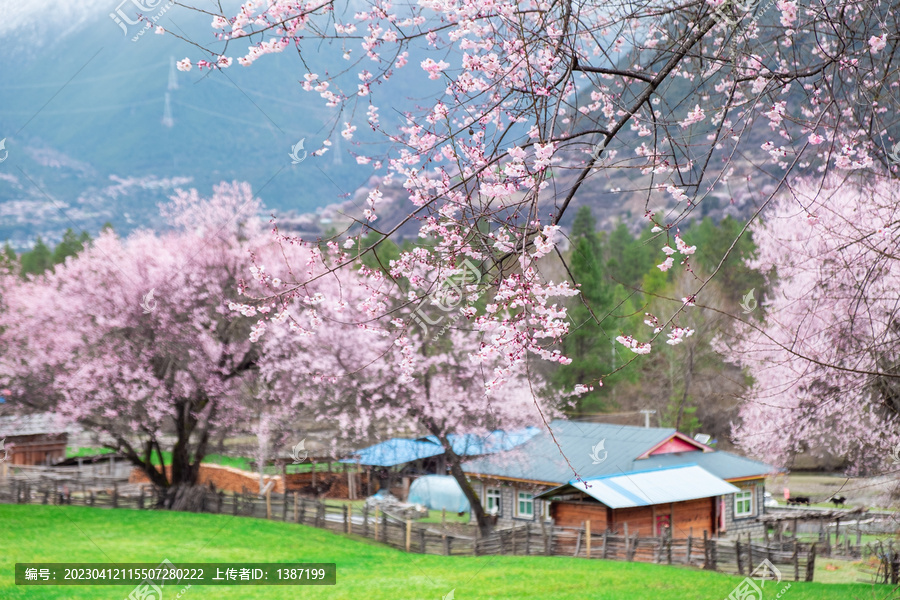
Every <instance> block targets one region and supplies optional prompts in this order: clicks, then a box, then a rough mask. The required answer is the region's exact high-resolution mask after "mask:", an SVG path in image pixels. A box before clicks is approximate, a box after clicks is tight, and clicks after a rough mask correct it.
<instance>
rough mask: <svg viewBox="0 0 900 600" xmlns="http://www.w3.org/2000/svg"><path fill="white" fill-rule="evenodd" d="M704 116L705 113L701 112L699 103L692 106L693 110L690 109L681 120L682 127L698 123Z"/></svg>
mask: <svg viewBox="0 0 900 600" xmlns="http://www.w3.org/2000/svg"><path fill="white" fill-rule="evenodd" d="M705 118H706V113H704V112H703V109H702V108H700V105H699V104H698V105H697V106H695V107H694V110H692V111H690V112H689V113H688V115H687V118H686V119H685V120H684V121H682V122H681V126H682V127H690V126H691V125H693V124H694V123H699V122H700V121H702V120H703V119H705Z"/></svg>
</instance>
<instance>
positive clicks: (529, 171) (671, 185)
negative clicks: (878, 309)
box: [179, 0, 900, 364]
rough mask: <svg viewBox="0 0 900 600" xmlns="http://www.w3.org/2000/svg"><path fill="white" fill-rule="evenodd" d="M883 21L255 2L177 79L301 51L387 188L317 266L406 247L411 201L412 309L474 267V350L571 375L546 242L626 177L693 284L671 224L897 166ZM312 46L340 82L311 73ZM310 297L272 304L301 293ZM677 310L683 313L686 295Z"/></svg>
mask: <svg viewBox="0 0 900 600" xmlns="http://www.w3.org/2000/svg"><path fill="white" fill-rule="evenodd" d="M889 8H890V3H888V2H880V1H876V2H873V3H868V4H867V5H866V7H865V9H862V7H861V5H859V4H857V3H853V2H849V0H839V1H838V3H837V5H831V4H828V5H826V4H823V3H813V4H811V5H809V6H801V5H800V4H798V3H797V2H793V1H788V0H778V1H777V2H775V3H774V4H773V3H767V4H765V5H758V4H754V3H744V4H740V3H731V2H723V1H721V0H707V1H706V2H694V3H688V4H683V5H677V6H674V7H673V6H672V5H671V3H670V2H664V1H663V0H653V1H651V2H646V3H643V4H641V5H640V6H635V5H634V4H633V3H628V2H603V3H597V2H593V1H587V0H583V1H576V2H563V3H549V2H539V1H522V2H513V1H509V0H504V1H500V2H493V3H484V2H480V1H477V0H458V1H453V2H444V1H432V0H422V1H420V2H418V3H417V4H404V5H395V4H393V3H391V2H388V1H387V0H375V1H373V2H370V3H366V4H351V3H344V2H337V1H333V0H329V1H324V2H323V1H320V0H311V1H296V0H276V1H273V2H267V3H257V2H247V3H245V4H243V5H242V6H241V9H240V10H239V11H237V12H225V13H222V14H215V15H213V17H212V22H211V26H212V29H211V33H212V34H214V36H215V38H216V39H215V42H214V43H211V44H204V37H203V36H204V34H205V35H209V34H210V31H207V32H191V33H192V35H191V38H192V41H193V42H194V43H195V44H197V45H199V46H201V47H203V46H204V45H207V46H209V47H210V49H209V50H208V51H207V52H208V53H207V54H205V55H199V56H198V55H196V46H194V47H192V50H191V52H194V53H195V54H194V55H193V56H188V57H185V58H184V59H183V60H182V61H181V62H179V68H180V69H182V70H185V71H187V70H190V69H192V68H194V67H198V68H199V69H201V70H202V69H213V70H216V69H225V68H233V65H234V63H237V64H238V65H242V66H245V67H249V66H251V65H253V63H255V62H256V61H258V60H265V57H266V55H267V54H271V53H280V52H285V51H291V52H296V53H297V54H298V55H299V57H300V58H301V59H302V60H301V61H298V63H297V64H298V65H302V67H301V68H302V69H303V70H304V71H305V72H303V73H302V79H301V80H300V85H301V87H302V88H303V89H304V90H305V91H307V92H308V93H309V94H317V95H318V96H319V97H321V101H322V102H323V103H324V105H325V106H326V107H328V108H329V109H332V110H333V111H334V112H335V114H336V115H337V119H336V121H335V122H339V123H343V129H342V131H341V133H342V135H343V137H344V138H345V139H346V140H348V141H350V142H351V144H353V143H355V141H356V140H355V132H357V131H358V130H359V129H360V128H366V127H368V128H371V129H372V130H374V131H376V132H379V133H381V134H383V136H384V140H385V144H384V145H382V146H378V147H377V149H374V150H366V151H364V149H363V148H364V147H363V146H360V145H356V146H353V147H352V150H351V152H352V153H353V154H354V155H355V156H356V159H357V162H359V163H360V164H366V165H371V167H372V170H373V172H374V173H376V174H378V176H379V177H380V180H379V181H380V183H379V184H378V186H377V187H376V189H373V190H372V191H371V193H370V194H369V196H368V198H367V206H366V208H365V212H364V214H363V215H362V217H361V218H360V219H359V221H358V222H357V223H356V224H355V225H354V226H353V227H351V228H349V229H348V230H347V231H345V232H341V234H340V235H341V237H342V238H343V239H342V240H338V242H339V243H343V241H347V242H348V249H349V250H350V251H349V252H347V253H346V254H347V255H346V256H341V255H340V253H337V254H336V255H337V256H340V258H335V259H333V260H332V262H330V263H329V264H330V265H331V266H332V267H334V268H339V267H340V266H342V265H344V264H347V263H349V262H353V261H355V260H357V259H358V257H359V255H360V254H361V252H362V251H364V250H366V249H368V247H362V246H361V244H360V243H359V242H360V240H362V239H363V235H364V234H366V233H370V232H373V231H374V232H376V233H377V236H376V239H375V241H374V242H372V244H373V245H376V246H377V245H378V244H380V243H383V241H384V240H386V239H389V238H391V237H392V236H396V235H397V232H398V231H399V229H400V226H393V225H391V226H390V227H385V228H384V229H379V222H378V216H379V209H380V206H381V205H382V204H383V203H384V198H385V194H391V195H395V194H397V193H398V190H397V188H396V186H402V189H403V191H402V193H403V195H404V196H405V197H406V198H407V199H408V201H409V210H408V211H407V213H406V217H405V220H404V223H405V222H410V223H413V222H415V223H417V224H418V226H419V235H420V239H421V240H422V241H423V242H424V243H423V244H422V245H421V246H419V247H416V248H415V249H410V250H406V251H404V252H403V253H402V256H401V257H400V258H399V259H398V260H397V261H396V263H395V264H393V265H392V270H391V271H390V276H391V277H393V278H396V277H405V278H407V279H408V280H409V281H410V282H411V283H412V288H411V289H410V290H409V291H410V293H411V294H413V296H412V298H413V300H411V301H421V299H423V298H424V297H426V296H428V295H430V294H432V293H434V291H435V290H436V289H437V288H439V287H440V285H439V282H440V281H442V280H443V279H444V278H445V277H447V276H448V275H447V272H446V269H447V268H450V269H453V268H456V267H458V266H459V265H460V264H462V263H463V261H465V260H469V261H472V262H474V263H475V264H476V265H478V267H479V268H480V270H481V271H482V273H484V274H486V277H485V278H484V279H483V283H482V286H483V287H488V286H489V287H491V289H492V292H493V293H494V294H495V296H496V298H497V300H496V301H495V302H491V304H490V307H491V309H492V310H489V311H486V312H483V313H480V316H479V317H477V318H475V317H473V320H474V323H475V326H476V327H477V328H479V329H480V330H481V331H483V332H484V333H485V334H486V340H485V347H484V348H483V351H482V353H481V355H483V356H492V355H495V354H501V355H504V356H506V357H507V358H508V359H509V362H510V363H511V364H513V363H516V361H520V360H522V357H524V356H525V354H526V353H528V352H533V353H536V354H538V355H540V356H542V357H544V358H546V359H549V360H556V361H563V362H565V361H566V360H567V357H564V356H561V355H560V354H559V352H558V350H555V349H554V348H553V347H554V345H555V344H556V342H557V341H558V340H559V338H560V336H563V335H565V334H566V332H567V328H568V325H567V322H566V315H565V309H564V308H561V306H562V299H563V298H564V297H565V296H568V295H570V294H572V293H574V288H573V287H572V286H571V285H568V284H566V283H565V282H563V281H560V280H559V277H556V278H555V279H554V278H551V277H549V276H546V275H544V274H543V272H542V268H541V261H540V260H539V259H540V258H541V257H543V256H546V255H548V254H550V253H555V245H556V243H557V240H558V238H559V235H560V232H559V230H558V229H557V227H558V226H559V225H560V222H561V220H562V219H563V218H565V216H566V214H567V212H568V211H570V206H571V205H572V204H577V203H578V198H579V193H580V192H581V191H583V190H584V189H586V187H585V186H586V185H587V186H604V185H607V183H608V182H609V181H610V180H611V179H617V178H618V179H622V178H624V182H627V188H628V193H629V194H631V195H632V196H629V197H633V195H634V194H639V195H640V196H641V198H642V202H643V208H644V212H645V217H646V219H647V222H648V223H649V224H651V225H652V226H653V227H654V228H655V231H656V232H657V233H658V237H657V239H658V247H659V249H660V251H659V252H660V254H659V257H660V258H659V263H658V264H659V268H660V269H661V270H663V271H665V270H669V269H672V268H674V267H675V266H676V264H677V265H678V266H679V267H680V268H684V269H690V267H691V263H690V256H691V254H692V253H693V250H694V247H693V246H691V245H690V243H689V241H685V240H681V239H680V237H679V236H678V233H679V228H680V227H679V226H680V224H681V223H682V222H684V220H685V219H687V218H689V217H690V216H691V214H692V212H693V211H694V210H695V209H696V207H697V206H700V205H702V203H704V202H711V201H716V202H718V201H720V200H723V199H724V200H725V201H726V202H728V201H733V200H734V196H735V195H736V194H741V195H746V196H747V197H748V198H751V199H752V201H754V202H756V203H757V204H758V205H759V207H760V210H761V208H762V206H764V205H765V204H766V203H767V202H769V200H770V199H771V198H773V197H774V196H775V194H776V193H777V192H778V191H779V189H781V188H782V186H784V184H785V182H786V181H787V179H786V175H787V174H788V173H790V172H802V173H806V174H810V175H813V176H821V173H824V172H827V171H832V170H838V171H848V170H851V171H852V170H860V169H872V168H876V167H878V166H879V165H880V166H881V168H890V169H896V167H894V166H891V164H890V163H889V162H888V159H887V156H888V154H889V153H890V152H889V151H890V149H891V148H892V145H893V144H894V142H895V141H896V140H895V137H894V136H896V135H897V133H896V132H894V131H893V130H892V127H893V121H892V119H893V115H895V114H897V112H898V111H897V110H895V108H896V105H897V100H896V98H895V94H894V91H895V90H896V88H897V86H898V79H897V78H898V73H900V70H898V69H896V68H894V61H895V60H896V57H895V54H896V53H895V52H893V47H894V44H895V43H896V40H894V39H892V38H891V36H890V35H888V33H889V32H888V30H887V29H886V27H888V25H887V23H888V22H889V21H890V18H889V16H888V10H889ZM197 10H202V11H204V12H208V10H209V8H208V7H206V6H203V7H199V6H198V8H197ZM838 15H839V16H838ZM213 48H215V49H213ZM323 48H327V49H330V50H331V51H333V52H335V53H337V55H340V56H341V57H342V59H343V60H344V61H345V63H346V69H343V70H337V71H335V70H333V69H332V70H326V69H325V68H323V67H324V65H323V64H322V62H321V60H320V57H321V56H322V52H323ZM401 72H403V73H407V74H408V76H409V77H410V78H412V79H416V78H417V79H418V81H420V82H421V93H422V96H419V97H417V104H418V106H420V107H421V109H420V110H415V111H410V112H407V113H405V114H404V115H402V120H401V121H400V122H395V121H394V119H393V117H392V118H391V119H387V118H385V112H386V111H385V110H384V109H385V108H387V107H390V102H391V98H392V93H396V89H397V88H395V87H394V85H395V83H396V82H397V79H398V78H397V77H396V76H397V74H398V73H401ZM410 72H411V73H410ZM366 147H369V148H372V147H371V146H366ZM327 149H328V148H327V147H325V146H323V147H322V148H320V149H318V150H316V151H314V152H313V154H321V153H322V152H324V151H326V150H327ZM751 175H753V177H751ZM616 189H618V188H616ZM798 218H803V217H798ZM401 225H402V223H401ZM366 239H370V238H366ZM294 242H295V243H307V242H306V241H303V240H294ZM673 244H674V247H673ZM259 266H260V268H262V267H263V266H266V265H259ZM273 276H274V277H275V278H279V279H282V280H284V281H288V278H286V277H284V276H282V274H279V273H273ZM378 276H379V277H381V276H383V274H378ZM305 281H306V280H304V279H303V278H299V277H298V278H294V279H291V280H290V285H289V287H288V288H283V289H282V291H283V292H284V293H297V294H301V295H302V294H303V292H302V287H303V285H304V283H305ZM381 283H383V282H377V285H381ZM377 285H376V286H375V287H377ZM703 285H704V282H703V281H699V280H698V281H697V286H696V287H697V291H698V293H701V300H702V289H703ZM687 298H688V299H689V300H690V302H686V303H685V304H686V306H690V305H691V304H693V301H694V299H695V295H693V294H689V295H688V296H687ZM401 316H402V315H401ZM677 319H678V315H677V314H676V315H675V316H674V317H673V318H672V319H670V320H668V321H667V322H665V323H661V324H660V326H659V327H656V326H655V327H654V329H653V330H654V333H653V334H648V333H646V332H635V331H632V332H622V335H621V336H620V337H619V341H620V342H621V343H622V344H623V345H624V346H625V347H627V348H630V349H631V350H634V351H635V352H637V353H643V352H645V351H649V350H650V348H651V342H652V341H653V340H655V339H656V338H657V337H658V336H661V335H663V333H665V335H666V336H667V338H668V342H669V343H678V342H679V341H680V340H682V339H684V338H685V337H686V336H688V335H690V332H689V331H688V330H686V329H685V328H684V327H679V324H678V322H677ZM403 320H404V322H405V323H406V326H409V325H410V319H408V318H406V317H404V319H403ZM265 321H266V318H264V319H262V320H261V323H262V324H264V323H265ZM261 326H262V325H261ZM257 330H259V328H258V329H257Z"/></svg>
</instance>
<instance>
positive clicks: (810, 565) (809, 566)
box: [806, 542, 816, 581]
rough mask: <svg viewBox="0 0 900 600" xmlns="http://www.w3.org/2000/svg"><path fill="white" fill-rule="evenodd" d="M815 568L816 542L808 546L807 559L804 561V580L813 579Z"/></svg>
mask: <svg viewBox="0 0 900 600" xmlns="http://www.w3.org/2000/svg"><path fill="white" fill-rule="evenodd" d="M815 570H816V543H815V542H813V543H812V546H810V547H809V561H808V562H807V563H806V581H812V580H813V572H815Z"/></svg>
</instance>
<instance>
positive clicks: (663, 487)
mask: <svg viewBox="0 0 900 600" xmlns="http://www.w3.org/2000/svg"><path fill="white" fill-rule="evenodd" d="M575 490H577V491H580V492H584V493H585V494H587V495H589V496H591V497H592V498H595V499H596V500H599V501H600V502H602V503H603V504H605V505H606V506H608V507H610V508H631V507H635V506H650V505H651V504H667V503H669V502H684V501H685V500H696V499H698V498H711V497H714V496H723V495H726V494H734V493H735V492H738V491H740V490H739V489H738V488H737V487H735V486H733V485H731V484H730V483H728V482H726V481H723V480H722V479H719V478H718V477H716V476H715V475H713V474H712V473H710V472H708V471H706V470H704V469H703V468H702V467H699V466H697V465H686V466H679V467H666V468H661V469H653V470H650V471H638V472H634V473H624V474H620V475H608V476H606V477H596V478H593V479H587V480H586V481H583V482H582V481H577V480H573V481H570V482H569V483H568V485H564V486H562V487H558V488H555V489H553V490H548V491H546V492H544V493H543V494H540V495H539V496H538V497H539V498H540V497H552V496H557V495H560V494H566V493H571V492H573V491H575Z"/></svg>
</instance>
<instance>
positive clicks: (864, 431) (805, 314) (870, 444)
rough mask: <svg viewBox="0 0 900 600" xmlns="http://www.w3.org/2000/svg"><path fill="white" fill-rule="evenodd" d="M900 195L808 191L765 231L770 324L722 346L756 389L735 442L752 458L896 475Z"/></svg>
mask: <svg viewBox="0 0 900 600" xmlns="http://www.w3.org/2000/svg"><path fill="white" fill-rule="evenodd" d="M898 191H900V186H898V185H897V183H896V181H893V180H887V179H881V180H871V179H870V180H869V181H868V182H866V183H860V182H853V181H849V182H848V181H845V180H839V179H836V178H833V179H828V180H826V182H825V183H824V185H820V184H816V183H814V182H806V183H802V184H799V185H796V186H794V188H793V192H794V193H793V194H792V195H791V196H785V197H783V198H781V199H780V200H779V201H778V202H777V203H776V204H775V205H774V206H773V207H772V210H771V211H769V212H768V213H767V214H766V215H765V221H764V222H763V223H760V224H757V225H755V226H754V228H753V235H754V240H755V241H756V243H757V244H758V246H759V258H758V260H757V261H756V262H755V265H754V266H756V267H757V268H758V269H760V270H762V271H764V272H766V273H769V276H770V284H771V286H772V293H771V294H769V295H768V297H767V298H768V299H767V300H766V302H765V304H764V306H762V307H761V309H762V310H764V315H765V316H764V321H763V322H761V323H760V322H759V321H757V320H756V319H755V318H753V316H748V317H746V318H745V322H744V323H743V324H742V325H741V327H740V328H739V337H738V340H737V341H735V340H731V339H723V340H721V344H720V345H721V346H722V350H723V351H724V352H726V353H727V354H729V355H730V356H731V358H732V359H733V360H735V361H737V362H739V363H740V364H741V365H742V366H744V367H745V368H746V369H747V370H748V371H749V374H750V375H751V376H752V378H753V385H752V387H751V389H750V392H749V397H748V398H747V402H746V403H745V405H744V406H743V409H742V411H741V417H742V423H741V424H740V425H739V426H738V427H737V429H736V431H735V436H736V438H737V441H738V442H739V443H740V444H741V445H742V446H743V447H744V448H745V449H746V450H748V451H749V452H751V453H753V454H755V455H757V456H761V457H766V459H767V460H770V461H773V462H778V463H779V464H782V465H785V464H789V462H790V460H791V458H792V456H793V455H794V454H796V453H798V452H801V451H804V450H807V449H813V450H819V451H821V450H824V449H827V450H828V452H830V453H832V454H834V455H838V456H846V457H847V459H848V461H849V463H850V466H851V470H853V471H856V472H859V473H872V472H874V471H877V470H879V468H881V467H886V466H887V465H888V463H889V459H890V456H891V454H892V452H891V449H892V448H894V447H895V446H896V445H897V444H898V443H900V433H898V431H900V428H898V424H900V423H898V415H900V369H898V364H900V363H898V361H900V304H898V290H900V260H898V256H897V248H898V242H900V228H898V223H900V206H898V204H897V200H896V198H897V194H898ZM798 215H799V216H801V217H804V218H803V220H798ZM806 215H809V216H808V217H806Z"/></svg>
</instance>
